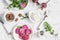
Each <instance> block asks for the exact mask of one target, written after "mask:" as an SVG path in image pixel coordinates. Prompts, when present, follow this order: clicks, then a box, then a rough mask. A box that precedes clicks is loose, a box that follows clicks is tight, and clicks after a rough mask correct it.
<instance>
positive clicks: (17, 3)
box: [8, 0, 28, 9]
mask: <svg viewBox="0 0 60 40" xmlns="http://www.w3.org/2000/svg"><path fill="white" fill-rule="evenodd" d="M11 2H12V3H11V4H10V5H9V7H8V8H14V7H16V8H19V9H22V8H21V7H20V4H21V3H25V4H27V3H28V0H11Z"/></svg>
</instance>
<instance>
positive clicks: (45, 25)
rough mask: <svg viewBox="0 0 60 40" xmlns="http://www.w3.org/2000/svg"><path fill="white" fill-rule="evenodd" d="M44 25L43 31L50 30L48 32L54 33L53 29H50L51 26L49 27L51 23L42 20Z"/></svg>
mask: <svg viewBox="0 0 60 40" xmlns="http://www.w3.org/2000/svg"><path fill="white" fill-rule="evenodd" d="M44 27H45V31H46V32H48V31H49V32H50V34H52V35H53V34H54V30H52V27H51V25H50V24H49V23H48V22H44Z"/></svg>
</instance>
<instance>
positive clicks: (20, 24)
mask: <svg viewBox="0 0 60 40" xmlns="http://www.w3.org/2000/svg"><path fill="white" fill-rule="evenodd" d="M25 24H26V23H25V22H19V23H17V25H15V26H14V28H13V30H12V31H13V36H14V39H15V40H22V39H20V38H19V35H18V34H16V33H15V30H16V28H17V26H22V25H25ZM26 25H27V26H28V27H29V28H30V29H31V27H30V26H29V25H28V24H26ZM30 38H31V35H30V37H29V40H30Z"/></svg>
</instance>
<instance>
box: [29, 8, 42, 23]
mask: <svg viewBox="0 0 60 40" xmlns="http://www.w3.org/2000/svg"><path fill="white" fill-rule="evenodd" d="M29 19H30V21H31V22H40V21H42V20H43V13H42V11H41V10H40V9H38V10H33V11H30V12H29Z"/></svg>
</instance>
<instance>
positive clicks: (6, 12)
mask: <svg viewBox="0 0 60 40" xmlns="http://www.w3.org/2000/svg"><path fill="white" fill-rule="evenodd" d="M10 12H11V13H12V14H13V15H14V19H13V20H12V21H7V19H6V14H10ZM3 16H4V18H3V19H4V21H5V22H6V23H12V22H13V21H14V20H15V14H14V13H13V12H12V11H5V13H4V15H3Z"/></svg>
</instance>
